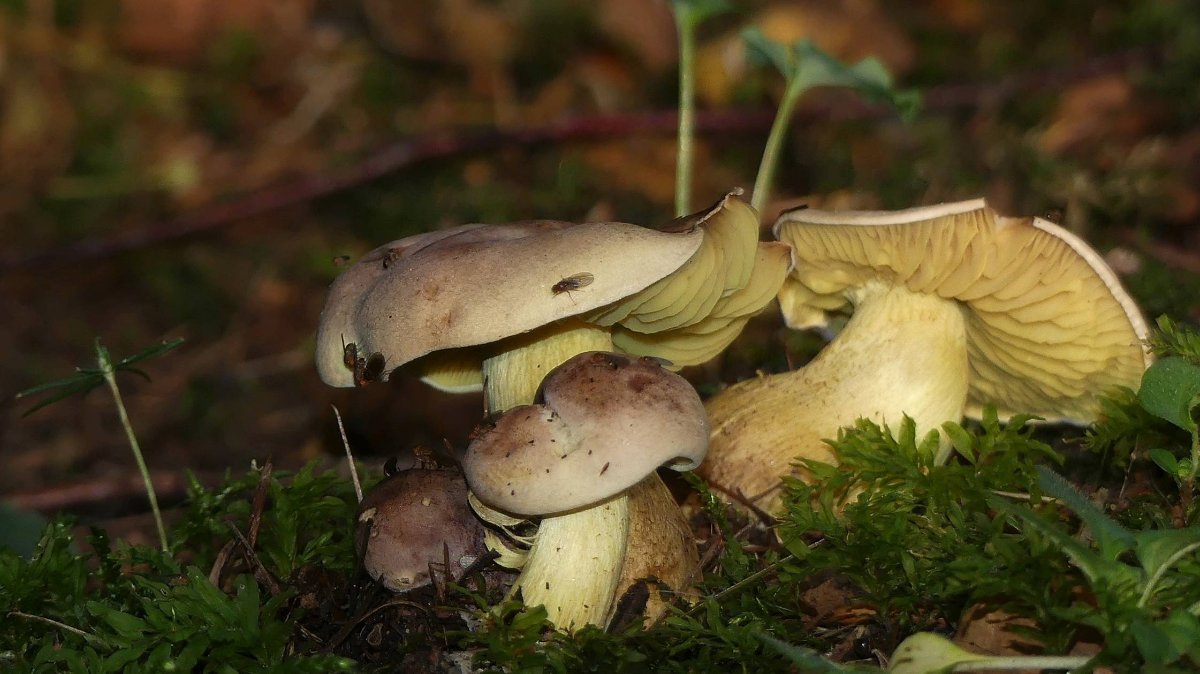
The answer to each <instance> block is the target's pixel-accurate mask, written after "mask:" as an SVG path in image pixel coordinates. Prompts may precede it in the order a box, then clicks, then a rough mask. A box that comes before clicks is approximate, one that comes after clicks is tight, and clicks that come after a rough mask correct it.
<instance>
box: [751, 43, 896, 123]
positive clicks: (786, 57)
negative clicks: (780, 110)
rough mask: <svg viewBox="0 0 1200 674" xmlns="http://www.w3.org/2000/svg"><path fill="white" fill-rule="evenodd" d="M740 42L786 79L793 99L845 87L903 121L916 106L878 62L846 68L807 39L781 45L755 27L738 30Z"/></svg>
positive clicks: (869, 59) (867, 61)
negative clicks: (817, 90)
mask: <svg viewBox="0 0 1200 674" xmlns="http://www.w3.org/2000/svg"><path fill="white" fill-rule="evenodd" d="M742 40H743V41H744V42H745V43H746V48H747V50H748V52H749V53H750V58H751V59H752V60H755V61H757V62H759V63H770V64H771V65H773V66H775V69H776V70H778V71H779V72H780V73H781V74H782V75H783V76H784V78H785V79H787V81H788V83H789V84H788V87H789V89H791V90H792V95H794V96H800V95H801V94H803V92H805V91H808V90H810V89H815V88H817V87H848V88H850V89H854V90H855V91H857V92H858V93H859V94H861V95H863V96H864V97H865V98H867V99H868V100H870V101H873V102H876V103H884V104H887V105H891V106H892V107H894V108H895V109H896V110H897V111H899V112H900V113H901V115H902V116H903V117H905V118H906V119H908V118H911V116H912V115H914V114H915V113H916V111H917V109H918V107H919V105H920V95H919V94H917V93H916V92H913V91H901V90H897V89H896V88H895V85H894V83H893V81H892V76H891V74H889V73H888V71H887V68H885V67H884V65H883V63H882V62H880V61H879V60H878V59H875V58H865V59H863V60H861V61H859V62H858V63H855V64H854V65H848V64H846V63H843V62H842V61H839V60H838V59H836V58H834V57H833V56H831V55H829V54H828V53H827V52H825V51H823V50H822V49H820V48H819V47H817V45H816V43H814V42H813V41H812V40H811V39H804V40H799V41H796V42H793V43H792V44H791V45H784V44H781V43H779V42H775V41H774V40H771V39H770V38H768V37H767V36H766V35H764V34H763V32H762V31H761V30H759V29H758V28H748V29H746V30H744V31H742Z"/></svg>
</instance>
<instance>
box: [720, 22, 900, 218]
mask: <svg viewBox="0 0 1200 674" xmlns="http://www.w3.org/2000/svg"><path fill="white" fill-rule="evenodd" d="M742 39H744V40H745V42H746V47H747V49H749V51H750V54H751V55H752V56H754V57H756V58H757V59H758V60H759V61H765V62H768V63H770V64H772V65H773V66H775V68H776V69H777V70H778V71H779V72H780V73H781V74H782V75H783V77H784V79H785V80H786V81H787V86H786V88H785V89H784V93H783V99H782V100H780V101H779V108H778V110H777V111H776V113H775V121H774V122H773V123H772V124H771V132H770V134H769V135H768V136H767V144H766V146H765V147H764V148H763V156H762V161H761V162H760V163H759V166H758V176H757V177H756V178H755V180H754V193H753V196H752V197H751V200H750V205H751V206H753V207H754V209H755V210H756V211H758V212H759V213H762V209H763V206H765V205H766V203H767V197H769V196H770V193H771V185H772V183H773V181H774V179H775V167H776V166H777V165H778V164H779V151H780V147H781V146H782V145H783V138H784V135H785V133H786V131H787V127H788V123H789V122H790V121H791V118H792V112H793V111H794V110H795V108H796V102H797V101H799V100H800V97H801V96H803V95H804V94H805V93H806V92H808V91H810V90H812V89H815V88H817V87H848V88H850V89H853V90H854V91H856V92H858V93H859V94H860V95H862V96H863V97H865V98H866V99H868V100H871V101H877V102H884V103H887V104H889V105H892V106H893V107H895V108H896V109H897V110H899V111H900V113H901V115H902V116H903V117H905V118H908V117H911V116H912V115H913V114H914V113H915V112H916V109H917V106H918V104H919V99H918V96H917V95H916V94H915V93H914V92H910V91H897V90H896V89H895V88H894V87H893V85H892V78H891V76H890V75H889V74H888V72H887V69H886V68H884V66H883V64H882V63H880V62H879V60H877V59H875V58H866V59H863V60H861V61H859V62H858V63H856V64H854V65H852V66H851V65H846V64H845V63H842V62H841V61H839V60H837V59H835V58H834V57H832V56H830V55H829V54H827V53H825V52H824V51H822V50H821V49H818V48H817V46H816V45H815V44H814V43H813V41H812V40H808V39H805V40H799V41H797V42H793V43H792V44H791V45H783V44H780V43H778V42H774V41H772V40H770V39H768V38H767V37H766V36H765V35H763V33H762V31H760V30H759V29H757V28H751V29H748V30H746V31H744V32H743V33H742Z"/></svg>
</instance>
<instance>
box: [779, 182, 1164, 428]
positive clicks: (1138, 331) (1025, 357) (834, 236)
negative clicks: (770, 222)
mask: <svg viewBox="0 0 1200 674" xmlns="http://www.w3.org/2000/svg"><path fill="white" fill-rule="evenodd" d="M774 231H775V236H776V237H778V238H779V239H780V240H781V241H786V242H787V243H790V244H791V245H792V256H793V267H794V268H793V271H792V273H791V275H790V277H789V278H788V280H787V281H786V282H785V283H784V286H783V288H782V290H781V291H780V295H779V299H780V307H781V309H782V311H783V315H784V319H785V321H786V322H787V323H788V325H789V327H793V328H808V327H814V326H822V325H824V324H825V321H826V318H827V315H828V312H832V311H837V310H840V309H843V308H845V307H846V305H848V304H851V303H853V302H854V301H855V293H856V290H857V289H858V288H861V287H863V286H864V285H865V284H867V283H868V282H877V281H883V282H884V283H890V284H893V285H897V286H903V287H905V288H907V289H908V290H910V291H912V292H916V293H928V294H931V295H936V296H938V297H942V298H944V299H947V300H953V301H955V302H957V303H958V304H959V306H960V307H962V308H963V311H964V317H965V319H966V333H967V335H966V336H967V351H968V360H969V368H970V375H969V391H968V409H967V413H968V414H970V415H972V416H978V414H979V413H980V411H981V409H982V407H984V406H987V405H994V406H995V407H996V408H997V410H998V411H999V412H1000V413H1001V414H1002V415H1005V416H1009V415H1011V413H1013V412H1029V413H1033V414H1037V415H1040V416H1044V417H1046V418H1048V419H1059V420H1071V421H1088V420H1090V419H1093V418H1094V417H1095V415H1096V413H1097V411H1098V405H1099V403H1098V396H1099V395H1100V394H1102V393H1105V392H1107V391H1108V390H1110V389H1112V388H1115V387H1118V386H1127V387H1130V388H1136V387H1137V385H1138V382H1139V381H1140V379H1141V375H1142V372H1143V371H1144V370H1145V369H1146V367H1147V366H1148V365H1149V363H1150V358H1151V356H1150V353H1149V351H1148V350H1147V345H1146V339H1147V336H1148V331H1147V328H1146V323H1145V320H1144V319H1143V318H1142V316H1141V313H1140V312H1139V310H1138V308H1137V306H1136V305H1135V303H1134V301H1133V300H1132V298H1130V297H1129V295H1128V294H1127V293H1126V292H1125V290H1124V289H1123V288H1122V287H1121V284H1120V282H1119V281H1118V280H1117V277H1116V275H1115V274H1114V273H1113V272H1112V270H1111V269H1109V267H1108V266H1107V265H1106V264H1105V263H1104V261H1103V259H1102V258H1101V257H1100V256H1099V255H1098V254H1097V253H1096V252H1095V251H1094V250H1092V249H1091V248H1090V247H1089V246H1088V245H1087V244H1086V243H1084V242H1083V241H1082V240H1081V239H1079V237H1077V236H1075V235H1074V234H1071V233H1070V232H1068V231H1066V230H1064V229H1062V228H1061V227H1058V226H1057V225H1054V224H1053V223H1050V222H1048V221H1046V220H1043V219H1041V218H1033V217H1005V216H1001V215H998V214H997V213H996V212H995V211H993V210H992V209H991V208H990V207H989V206H988V205H987V203H986V202H985V201H984V200H983V199H976V200H972V201H964V202H959V203H948V204H939V205H936V206H928V207H922V208H912V209H907V210H902V211H891V212H887V211H862V212H854V211H841V212H839V211H821V210H808V209H800V210H794V211H790V212H787V213H784V214H783V215H782V216H781V217H780V219H779V220H778V222H776V224H775V228H774Z"/></svg>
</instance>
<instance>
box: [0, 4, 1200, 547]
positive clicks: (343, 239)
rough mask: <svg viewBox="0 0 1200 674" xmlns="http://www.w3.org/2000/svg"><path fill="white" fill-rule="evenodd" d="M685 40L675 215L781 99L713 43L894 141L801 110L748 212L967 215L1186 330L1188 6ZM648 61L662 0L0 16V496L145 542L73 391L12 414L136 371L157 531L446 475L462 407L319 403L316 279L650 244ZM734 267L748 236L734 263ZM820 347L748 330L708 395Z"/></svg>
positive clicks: (139, 500)
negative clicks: (783, 60)
mask: <svg viewBox="0 0 1200 674" xmlns="http://www.w3.org/2000/svg"><path fill="white" fill-rule="evenodd" d="M731 7H732V11H731V12H729V13H727V14H725V15H723V16H721V17H719V18H717V19H715V20H712V21H710V22H709V23H707V24H705V25H704V26H702V29H701V43H700V50H699V60H698V68H699V70H698V83H697V86H698V96H699V115H700V118H699V125H700V128H701V134H700V137H699V146H698V151H697V155H696V169H695V177H696V181H697V184H696V186H695V188H694V194H695V195H696V199H697V202H698V203H697V204H694V206H697V207H699V206H701V205H703V204H704V203H707V202H709V201H712V200H714V199H716V198H717V197H719V196H720V195H721V194H723V193H724V192H725V191H726V190H728V189H729V188H731V187H735V186H742V187H745V188H747V189H749V187H750V186H751V184H752V183H753V179H754V174H755V171H756V169H757V165H758V160H759V156H760V153H761V150H762V144H763V141H764V140H765V138H766V134H767V128H768V126H769V124H770V121H771V116H772V114H773V110H774V104H775V101H776V100H777V99H778V95H779V94H780V92H781V89H782V82H781V80H780V78H779V76H778V75H777V74H776V73H774V72H772V71H769V70H767V69H764V68H760V67H758V66H756V65H754V64H752V63H749V62H748V61H747V59H746V57H745V55H744V52H743V50H742V48H741V43H740V41H739V39H738V37H737V33H738V31H739V30H740V29H741V28H743V27H745V26H747V25H758V26H760V27H761V28H762V29H763V30H764V32H765V33H766V34H767V35H768V36H770V37H773V38H775V39H779V40H785V41H790V40H794V39H800V38H804V37H811V38H813V39H814V40H815V41H816V42H817V44H818V45H819V46H820V47H822V48H824V49H825V50H827V51H829V52H830V53H832V54H834V55H835V56H838V57H840V58H842V59H844V60H849V61H855V60H857V59H860V58H863V57H866V56H876V57H878V58H879V59H880V60H881V61H883V63H885V64H886V65H887V67H888V69H889V70H890V71H891V72H892V73H893V74H894V75H895V77H896V79H897V83H898V85H899V86H902V87H906V88H915V89H917V90H918V91H920V92H921V93H922V94H923V96H924V108H923V110H922V111H921V112H920V113H919V114H918V116H917V117H916V119H914V120H913V121H911V122H909V123H905V122H902V121H900V120H899V119H897V118H896V117H895V116H894V115H892V114H891V113H890V112H889V111H887V110H882V109H878V108H872V107H869V106H865V105H863V104H862V103H860V102H858V101H857V100H856V99H855V98H854V97H853V96H852V95H849V94H847V93H845V92H838V91H817V92H814V93H813V94H812V95H810V96H808V97H806V98H805V99H804V100H802V102H801V104H800V109H799V112H798V113H797V116H796V120H795V123H794V125H793V131H792V133H791V134H790V136H789V138H788V141H787V151H786V152H785V153H784V157H783V165H782V167H781V172H780V174H779V179H778V183H777V187H776V191H775V195H776V197H777V199H776V200H775V201H774V202H773V203H772V204H771V205H770V206H769V208H768V209H767V211H768V212H766V213H764V214H763V215H764V223H766V224H769V223H770V221H771V220H772V219H773V217H774V213H775V212H776V211H777V210H778V209H779V208H781V207H784V206H790V205H795V204H798V203H808V204H812V205H820V206H823V207H838V208H903V207H908V206H914V205H921V204H929V203H934V202H939V201H948V200H958V199H965V198H973V197H977V196H986V197H987V198H988V199H990V200H991V202H992V204H993V205H994V206H995V207H996V208H997V209H998V210H1000V211H1001V212H1003V213H1006V214H1011V215H1040V216H1043V217H1047V218H1050V219H1052V220H1054V221H1056V222H1059V223H1060V224H1063V225H1064V226H1066V227H1068V228H1070V229H1072V230H1073V231H1075V232H1077V233H1079V234H1081V235H1083V236H1084V237H1085V238H1087V239H1088V240H1089V241H1091V242H1092V243H1093V244H1094V245H1095V246H1096V247H1097V248H1098V249H1099V250H1100V251H1101V252H1103V253H1105V254H1106V255H1107V256H1108V259H1109V261H1110V263H1111V264H1112V265H1113V266H1114V268H1115V269H1117V271H1118V272H1119V274H1120V275H1121V276H1122V277H1123V279H1124V281H1125V282H1126V284H1127V285H1128V286H1129V287H1130V289H1131V291H1132V292H1133V293H1134V295H1135V296H1136V297H1137V298H1138V299H1139V301H1140V302H1142V305H1143V307H1144V309H1145V311H1146V313H1147V315H1148V316H1149V317H1150V318H1151V319H1153V318H1154V317H1156V316H1158V315H1160V314H1163V313H1170V314H1171V315H1172V316H1173V317H1175V318H1176V319H1179V320H1196V319H1197V318H1200V227H1198V226H1197V224H1198V221H1200V84H1197V83H1198V82H1200V3H1195V2H1185V1H1183V0H1179V1H1175V2H1172V1H1169V0H1140V1H1135V0H1128V1H1118V0H1094V1H1087V2H1083V1H1074V0H1070V1H1065V2H1057V3H1013V2H1007V1H1002V0H992V1H987V0H924V1H918V0H914V1H912V2H883V1H882V0H837V1H821V2H817V1H815V0H814V1H813V2H733V3H731ZM676 78H677V70H676V42H675V28H674V23H673V21H672V18H671V14H670V8H669V5H668V4H667V2H665V1H663V0H655V1H647V0H598V1H592V0H588V1H585V0H563V1H560V2H540V1H537V0H355V1H347V0H0V232H2V235H3V236H2V239H0V241H2V242H3V245H2V246H0V321H2V325H3V329H0V353H2V354H3V358H0V464H2V465H3V466H4V469H3V470H2V471H0V498H3V499H4V500H7V501H9V502H10V503H13V504H16V505H18V506H20V507H22V508H26V509H30V510H37V511H42V512H46V513H53V512H55V511H59V510H65V511H67V512H72V513H75V514H77V515H79V516H80V518H81V521H82V522H83V523H85V524H86V523H90V522H100V521H103V522H104V523H105V525H106V526H108V527H110V528H111V529H112V530H113V532H114V535H116V536H122V535H125V536H130V537H132V538H133V539H135V540H140V541H145V540H147V539H145V538H144V535H143V534H142V533H140V532H143V531H145V532H146V533H149V532H150V531H151V530H150V529H146V528H145V527H146V524H147V523H148V521H149V520H148V519H147V518H146V516H145V515H143V514H141V513H143V512H144V510H145V504H144V499H143V497H142V496H141V493H142V490H141V486H140V482H139V478H138V477H137V472H136V469H135V467H134V464H133V459H132V458H131V456H130V453H129V451H128V447H127V446H126V444H125V439H124V436H123V433H122V431H121V428H120V426H119V424H118V421H117V416H116V413H115V410H114V408H113V405H112V401H111V399H110V398H109V397H108V395H107V392H106V391H105V390H103V389H101V390H96V391H93V392H92V393H90V394H89V395H87V396H86V397H83V398H70V399H67V400H64V401H61V402H59V403H56V404H54V405H52V406H49V407H46V408H44V409H41V410H39V411H36V412H34V413H32V414H29V415H28V416H23V413H24V412H26V411H27V410H28V409H29V408H30V407H31V402H30V401H29V400H16V399H14V394H15V393H16V392H17V391H19V390H22V389H25V388H27V387H30V386H34V385H36V384H39V383H42V382H46V381H49V380H53V379H58V378H62V377H66V376H69V375H70V374H71V373H72V372H73V369H74V368H75V367H76V366H83V367H91V366H94V354H93V342H94V340H95V339H96V338H97V337H98V338H100V339H101V340H102V341H103V343H104V344H105V345H106V346H107V347H108V348H109V349H110V350H111V351H112V353H113V354H114V356H116V357H117V358H120V357H123V356H127V355H131V354H133V353H136V352H138V351H140V350H142V349H144V348H146V347H149V346H151V345H154V344H157V343H159V342H160V341H162V340H165V339H172V338H176V337H182V338H185V339H186V343H185V344H184V345H183V346H182V347H180V348H179V349H177V350H175V351H172V352H171V353H169V354H167V355H165V356H163V357H161V358H156V359H153V360H149V361H145V362H144V363H142V365H143V366H144V368H143V369H144V370H145V371H146V372H147V373H148V374H149V375H150V376H151V381H145V380H142V379H140V378H138V377H134V376H125V377H124V378H123V379H122V380H121V385H122V390H123V393H124V395H125V400H126V404H127V405H128V408H129V414H130V417H131V419H132V423H133V426H134V428H135V429H136V431H137V433H138V435H139V438H140V440H141V443H142V446H143V449H144V450H145V452H146V454H147V461H148V463H149V465H150V468H151V470H152V472H153V473H154V474H155V479H156V483H158V484H159V490H160V491H159V493H160V498H161V499H162V500H163V501H165V502H166V504H167V505H169V504H170V503H172V502H178V501H179V499H180V498H182V496H183V493H184V492H183V485H184V481H183V474H184V469H189V470H192V471H195V472H196V474H197V475H198V476H199V477H200V479H201V480H202V481H203V482H205V483H208V484H215V483H217V482H219V481H220V479H221V477H222V476H223V475H224V474H225V471H226V470H227V469H229V470H232V471H233V472H234V473H235V474H240V473H242V472H243V471H244V469H245V468H246V467H247V466H249V463H250V461H251V460H252V459H257V460H258V461H263V460H265V459H267V458H270V459H272V460H273V461H274V463H275V465H276V466H277V467H284V468H290V467H296V466H299V465H301V464H303V463H305V462H308V461H311V460H314V459H324V460H326V461H328V462H329V464H330V465H336V464H337V462H338V461H339V460H340V459H339V457H340V456H341V452H342V448H341V441H340V439H339V438H338V435H337V431H336V426H335V423H334V417H333V414H332V410H331V408H330V405H331V404H336V405H337V407H338V409H340V410H341V412H342V414H343V416H344V418H345V420H346V426H347V431H348V432H349V437H350V442H351V444H352V446H353V447H354V449H355V452H356V454H357V456H358V457H359V458H361V459H363V460H364V461H366V462H368V463H374V464H378V463H382V462H383V460H384V459H386V458H387V457H391V456H399V457H401V461H402V462H403V461H404V460H405V458H406V457H408V456H409V455H410V453H411V450H412V448H413V447H416V446H424V447H427V448H432V449H437V448H439V447H441V446H442V445H443V443H444V442H450V443H454V444H461V443H462V442H463V441H464V438H465V436H466V434H467V433H468V432H469V431H470V430H471V428H472V427H473V425H474V424H475V423H476V422H477V421H478V420H479V418H480V416H481V413H482V403H481V402H480V399H479V397H478V396H450V395H443V394H438V393H435V392H433V391H431V390H430V389H427V388H426V387H424V386H422V385H421V384H420V383H419V382H416V381H415V380H412V379H411V378H408V377H405V376H400V375H397V376H395V377H394V380H393V381H392V382H390V383H389V384H387V385H378V384H377V385H374V386H370V387H367V388H363V389H355V390H334V389H330V388H328V387H326V386H324V385H323V384H322V383H321V382H320V381H319V380H318V378H317V376H316V373H315V371H314V367H313V365H312V349H313V338H314V331H315V328H316V325H317V319H318V316H319V313H320V309H321V306H322V303H323V299H324V293H325V289H326V287H327V286H328V284H329V282H330V281H331V280H332V279H333V278H334V277H335V276H336V275H337V273H338V271H339V267H338V264H337V258H338V257H339V256H343V255H348V256H350V257H351V258H354V257H357V256H358V255H361V254H362V253H364V252H366V251H367V250H370V249H371V248H374V247H375V246H377V245H379V244H382V243H384V242H387V241H390V240H393V239H397V238H401V237H403V236H407V235H409V234H413V233H416V232H420V231H426V230H431V229H436V228H439V227H445V226H451V225H456V224H461V223H465V222H503V221H508V220H518V219H530V218H554V219H568V220H585V219H587V220H593V219H606V220H608V219H611V220H623V221H628V222H635V223H640V224H647V225H653V224H656V223H661V222H664V221H666V220H668V219H669V218H670V217H671V215H672V204H671V202H672V198H673V186H674V161H675V126H674V125H675V118H674V114H673V113H674V106H675V105H676V99H677V92H676V87H677V84H676V82H677V80H676ZM764 235H765V230H764ZM820 344H821V341H820V339H819V338H817V337H815V336H811V335H800V334H794V333H788V332H786V331H785V330H784V329H783V328H782V327H781V326H780V324H779V321H778V319H777V318H776V316H775V315H774V313H773V312H771V311H768V312H766V313H764V314H763V315H762V316H760V317H759V318H758V319H756V320H755V321H754V322H752V324H751V326H750V327H749V328H748V329H747V331H746V333H745V334H744V335H743V337H742V338H741V339H740V340H739V341H738V342H737V343H736V344H735V345H734V347H733V348H731V349H730V350H729V352H728V353H727V354H726V355H724V356H723V357H722V358H721V359H720V360H719V361H718V362H714V363H712V364H710V365H708V366H705V367H702V368H696V369H695V370H694V371H690V372H687V373H686V374H687V375H688V376H689V377H690V378H691V379H692V380H693V381H694V382H695V383H696V384H697V385H698V386H699V387H700V388H701V390H702V391H703V392H706V393H711V392H712V391H714V390H716V389H717V388H718V387H720V386H722V385H724V384H728V383H732V382H734V381H737V380H738V379H742V378H745V377H748V376H752V375H753V373H754V372H755V370H782V369H785V368H787V367H789V366H791V365H794V364H800V363H802V362H803V361H804V359H806V358H807V357H809V356H810V355H811V354H812V353H813V352H814V351H815V350H816V349H817V348H819V346H820Z"/></svg>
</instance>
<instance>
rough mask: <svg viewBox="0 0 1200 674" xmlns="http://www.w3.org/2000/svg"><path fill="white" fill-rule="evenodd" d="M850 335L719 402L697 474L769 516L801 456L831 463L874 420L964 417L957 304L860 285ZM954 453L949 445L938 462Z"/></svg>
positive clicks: (934, 424)
mask: <svg viewBox="0 0 1200 674" xmlns="http://www.w3.org/2000/svg"><path fill="white" fill-rule="evenodd" d="M851 300H852V301H853V303H854V304H855V305H856V308H855V312H854V315H853V316H852V317H851V318H850V321H849V322H848V323H847V324H846V327H845V329H843V330H842V332H841V334H839V335H838V336H837V338H835V339H834V340H833V341H832V342H830V344H829V345H828V346H826V347H825V348H824V349H823V350H822V351H821V352H820V353H819V354H817V356H816V358H814V359H813V360H812V361H811V362H810V363H809V364H808V365H806V366H805V367H803V368H801V369H799V370H795V371H793V372H787V373H783V374H778V375H771V376H766V377H760V378H758V379H752V380H749V381H744V382H741V383H739V384H737V385H735V386H732V387H730V388H729V389H727V390H725V391H723V392H721V393H720V394H718V395H716V396H714V397H713V398H712V399H710V400H709V401H708V404H707V409H708V414H709V420H710V423H711V426H712V439H711V443H710V445H709V450H708V457H707V458H706V460H705V462H704V463H703V464H702V465H701V466H700V468H699V472H700V473H701V474H702V475H703V476H704V477H705V478H706V479H708V480H709V481H710V482H712V483H713V485H714V486H715V487H716V488H718V489H725V490H730V491H740V492H741V493H742V495H743V496H744V497H746V498H748V499H750V500H752V501H753V502H755V503H756V504H757V505H759V506H761V507H763V508H764V509H765V510H767V511H769V512H777V511H778V510H779V509H780V506H781V503H782V494H781V490H780V486H781V483H780V479H781V478H782V477H783V476H785V475H788V474H794V475H797V476H799V477H801V478H802V479H803V478H804V477H805V472H804V471H803V470H801V469H798V468H796V467H795V466H793V462H795V461H796V460H797V459H812V460H816V461H823V462H833V461H834V457H833V453H832V449H831V448H830V446H829V445H828V444H827V443H826V442H825V439H826V438H833V437H836V435H837V431H838V429H839V428H841V427H842V426H845V425H848V424H850V423H852V422H854V421H855V420H856V419H858V418H860V417H862V418H868V419H871V420H873V421H875V422H878V423H881V424H883V423H886V424H893V425H895V424H898V423H899V422H900V420H901V418H902V416H904V415H907V416H909V417H912V418H913V420H914V421H915V422H916V426H917V430H918V433H920V432H927V431H928V430H930V429H933V428H938V427H939V426H940V425H941V424H942V423H944V422H946V421H957V420H958V419H960V418H961V417H962V414H963V409H964V407H965V405H966V399H967V374H968V372H967V346H966V323H965V319H964V316H963V312H962V310H961V309H960V307H959V305H958V304H957V303H956V302H954V301H953V300H946V299H942V298H940V297H936V296H930V295H921V294H917V293H914V292H912V291H910V290H907V289H905V288H902V287H893V286H891V285H887V284H884V283H882V282H872V283H869V284H867V285H864V286H862V287H861V288H860V289H858V290H857V291H854V294H853V295H852V296H851ZM948 454H949V446H948V444H947V443H946V442H943V447H942V449H941V451H939V456H938V457H937V460H938V461H942V460H944V459H945V458H946V457H947V456H948Z"/></svg>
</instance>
